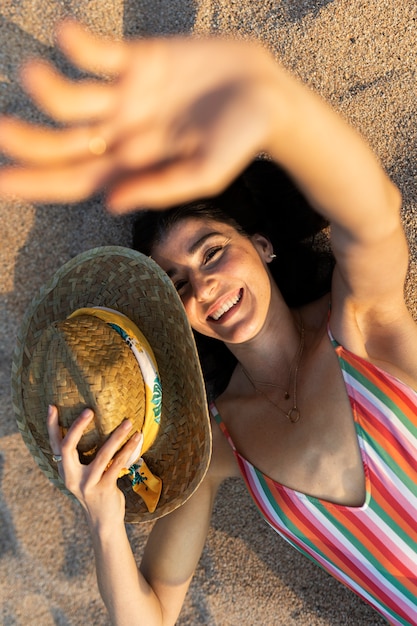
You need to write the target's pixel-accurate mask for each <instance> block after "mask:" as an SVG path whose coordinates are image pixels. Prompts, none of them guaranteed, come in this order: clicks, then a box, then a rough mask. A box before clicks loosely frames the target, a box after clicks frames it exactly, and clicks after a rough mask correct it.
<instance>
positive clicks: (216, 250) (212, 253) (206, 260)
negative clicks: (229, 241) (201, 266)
mask: <svg viewBox="0 0 417 626" xmlns="http://www.w3.org/2000/svg"><path fill="white" fill-rule="evenodd" d="M222 249H223V248H222V246H216V247H215V248H210V250H208V251H207V252H206V254H205V256H204V263H209V262H210V261H212V260H213V259H214V258H215V257H216V256H217V254H218V253H219V252H220V251H221V250H222Z"/></svg>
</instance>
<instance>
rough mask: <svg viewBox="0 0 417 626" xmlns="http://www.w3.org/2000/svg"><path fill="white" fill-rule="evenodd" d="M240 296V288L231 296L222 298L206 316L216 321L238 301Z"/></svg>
mask: <svg viewBox="0 0 417 626" xmlns="http://www.w3.org/2000/svg"><path fill="white" fill-rule="evenodd" d="M241 298H242V290H240V291H239V292H238V293H237V294H236V295H235V296H231V297H229V298H227V299H226V300H224V301H223V302H222V303H221V304H220V305H219V306H217V307H216V308H215V309H214V310H213V311H212V312H211V313H210V314H209V315H208V318H209V319H211V320H214V321H215V322H218V321H219V320H220V319H221V318H222V317H223V316H224V315H225V314H226V313H228V312H229V311H230V310H231V309H233V307H235V306H236V305H237V304H238V303H239V302H240V300H241Z"/></svg>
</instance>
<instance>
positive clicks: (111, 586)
mask: <svg viewBox="0 0 417 626" xmlns="http://www.w3.org/2000/svg"><path fill="white" fill-rule="evenodd" d="M90 530H91V534H92V540H93V548H94V554H95V559H96V572H97V582H98V587H99V590H100V593H101V596H102V598H103V601H104V603H105V605H106V608H107V610H108V612H109V615H110V618H111V622H112V624H115V625H117V626H124V625H127V626H135V625H137V626H141V625H144V626H153V625H155V626H156V625H158V626H159V625H161V624H162V623H163V621H162V615H161V606H160V603H159V601H158V598H157V597H156V596H155V594H154V593H153V591H152V589H151V587H150V586H149V584H148V583H147V582H146V580H145V579H144V577H143V576H142V574H141V573H140V571H139V570H138V567H137V565H136V561H135V558H134V555H133V552H132V549H131V546H130V543H129V539H128V537H127V534H126V529H125V526H124V524H123V523H121V524H117V525H116V524H115V525H112V526H111V527H108V528H100V527H99V525H94V524H93V523H92V522H91V521H90Z"/></svg>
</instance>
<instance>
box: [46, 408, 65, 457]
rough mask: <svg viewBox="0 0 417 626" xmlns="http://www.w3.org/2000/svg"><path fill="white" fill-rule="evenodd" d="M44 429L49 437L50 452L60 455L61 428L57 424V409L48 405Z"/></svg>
mask: <svg viewBox="0 0 417 626" xmlns="http://www.w3.org/2000/svg"><path fill="white" fill-rule="evenodd" d="M46 428H47V430H48V435H49V443H50V445H51V450H52V452H53V453H55V454H60V451H61V446H62V435H61V428H60V426H59V422H58V409H57V408H56V406H53V405H50V406H49V407H48V414H47V417H46Z"/></svg>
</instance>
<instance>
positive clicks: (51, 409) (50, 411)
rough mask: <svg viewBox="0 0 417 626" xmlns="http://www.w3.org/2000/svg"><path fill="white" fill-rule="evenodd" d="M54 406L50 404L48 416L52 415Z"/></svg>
mask: <svg viewBox="0 0 417 626" xmlns="http://www.w3.org/2000/svg"><path fill="white" fill-rule="evenodd" d="M53 408H54V407H53V406H52V404H48V417H51V415H52V411H53Z"/></svg>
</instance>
